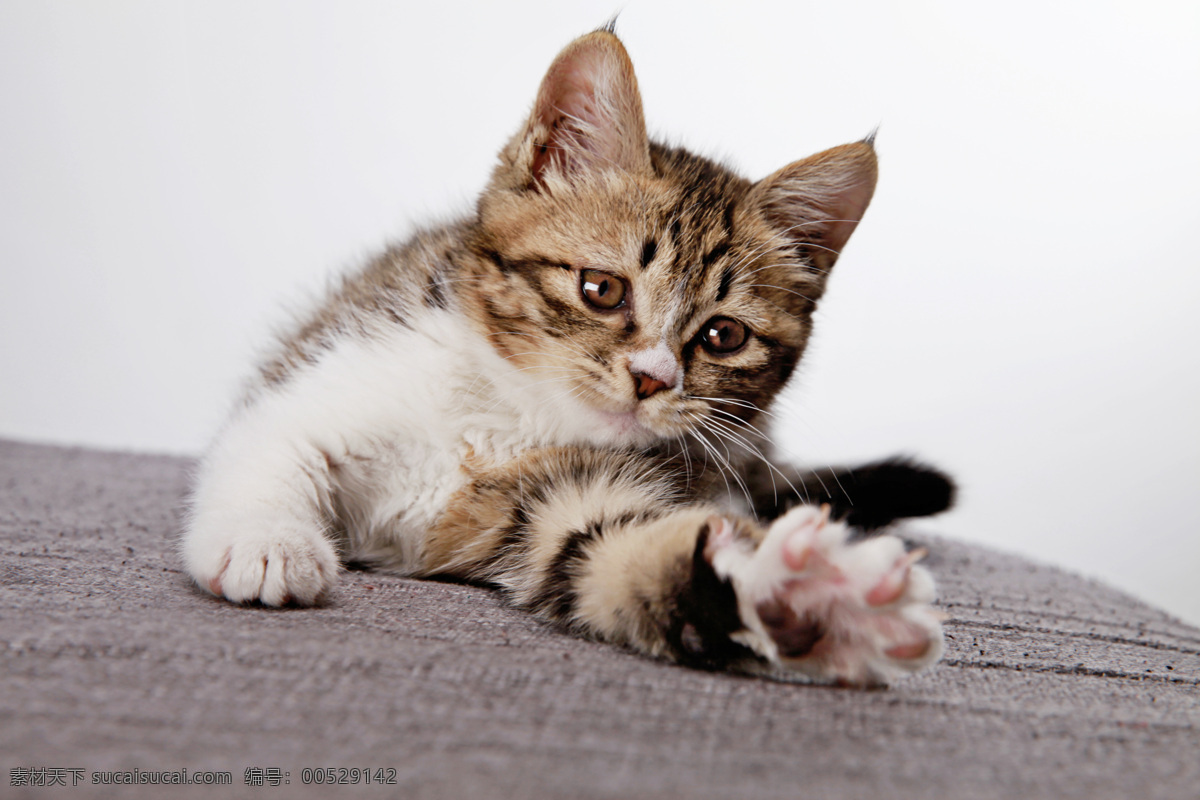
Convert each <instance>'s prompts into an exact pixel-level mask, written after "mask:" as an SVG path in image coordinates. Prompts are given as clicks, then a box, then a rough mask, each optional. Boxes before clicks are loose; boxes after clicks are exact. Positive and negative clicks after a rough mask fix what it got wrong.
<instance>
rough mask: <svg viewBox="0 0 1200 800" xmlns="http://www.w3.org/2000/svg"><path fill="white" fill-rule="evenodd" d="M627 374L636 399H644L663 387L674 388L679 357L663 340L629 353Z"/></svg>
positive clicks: (677, 373)
mask: <svg viewBox="0 0 1200 800" xmlns="http://www.w3.org/2000/svg"><path fill="white" fill-rule="evenodd" d="M629 374H630V375H631V376H633V391H634V392H635V393H636V394H637V398H638V400H645V399H646V398H647V397H651V396H652V395H654V394H657V393H658V392H661V391H662V390H663V389H671V388H674V386H675V382H676V381H677V380H678V375H679V359H677V358H676V357H675V354H674V353H673V352H671V348H670V347H668V346H667V345H666V343H665V342H660V343H659V344H657V345H655V346H654V347H648V348H646V349H644V350H636V351H634V352H632V353H630V354H629Z"/></svg>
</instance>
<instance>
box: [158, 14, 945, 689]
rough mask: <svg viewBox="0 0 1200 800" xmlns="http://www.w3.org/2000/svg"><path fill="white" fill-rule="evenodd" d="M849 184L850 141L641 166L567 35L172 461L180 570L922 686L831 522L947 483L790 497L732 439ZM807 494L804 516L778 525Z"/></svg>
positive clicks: (905, 598) (753, 437)
mask: <svg viewBox="0 0 1200 800" xmlns="http://www.w3.org/2000/svg"><path fill="white" fill-rule="evenodd" d="M875 175H876V162H875V154H874V151H873V149H872V145H871V142H870V141H864V142H858V143H855V144H848V145H843V146H841V147H836V148H833V149H832V150H827V151H825V152H823V153H820V154H818V155H815V156H812V157H810V158H807V159H805V160H803V161H798V162H796V163H794V164H791V165H789V166H787V167H784V168H783V169H781V170H779V171H778V172H776V173H775V174H773V175H771V176H769V177H767V178H765V179H763V180H761V181H759V182H758V183H750V182H749V181H747V180H745V179H743V178H741V177H739V176H738V175H736V174H734V173H732V172H730V171H729V170H727V169H725V168H724V167H722V166H720V165H718V164H715V163H713V162H712V161H709V160H707V159H705V158H701V157H699V156H695V155H692V154H691V153H688V152H686V151H684V150H682V149H678V148H672V147H668V146H665V145H662V144H659V143H657V142H651V141H650V140H649V139H648V138H647V136H646V128H645V123H644V121H643V117H642V104H641V97H640V95H639V93H638V88H637V81H636V79H635V77H634V73H633V67H632V64H631V63H630V61H629V57H628V55H627V54H626V52H625V49H624V47H623V46H622V45H621V42H620V41H619V40H618V39H617V37H616V36H615V35H613V33H612V32H611V30H601V31H597V32H595V33H592V34H589V35H587V36H584V37H582V38H580V39H578V40H576V41H575V42H573V43H572V44H570V45H569V46H568V47H567V48H566V49H565V50H563V52H562V53H561V54H560V55H559V56H558V58H557V59H556V60H555V61H554V63H553V64H552V65H551V66H550V69H549V71H548V72H547V74H546V76H545V78H544V80H543V82H542V85H541V88H540V90H539V91H538V95H537V99H536V102H535V103H534V107H533V110H532V112H531V113H530V115H529V118H528V120H527V122H526V123H525V125H524V127H522V129H521V130H520V131H519V132H518V133H517V135H516V136H515V137H513V139H512V140H511V141H510V142H509V143H508V145H507V146H506V147H505V148H504V149H503V150H502V151H501V153H500V164H499V165H498V166H497V167H496V169H495V171H494V173H493V175H492V178H491V182H490V183H489V185H488V186H487V188H486V189H485V191H484V192H483V194H482V196H481V197H480V199H479V203H478V206H477V208H476V210H475V213H474V214H473V215H472V216H470V217H468V218H466V219H463V220H460V221H458V222H455V223H452V224H450V225H446V226H444V227H441V228H437V229H432V230H426V231H423V232H421V233H419V234H417V235H416V236H415V237H414V238H413V239H412V240H411V241H409V242H408V243H407V244H404V245H401V246H398V247H394V248H392V249H390V250H388V251H387V252H385V253H384V254H383V255H381V256H380V257H379V258H377V259H376V260H375V261H374V262H372V263H371V264H369V265H368V266H367V267H366V268H365V269H364V270H363V271H362V272H360V273H359V274H356V275H353V276H351V277H348V278H346V279H345V280H344V282H343V283H342V285H341V286H340V288H339V289H337V290H336V291H334V292H333V293H332V295H331V296H330V297H329V298H328V299H327V301H326V302H325V304H324V305H323V306H322V307H321V308H320V309H319V310H317V311H316V313H314V314H313V315H312V316H311V317H310V318H309V319H307V320H305V321H304V323H303V324H302V325H300V326H299V327H298V328H297V329H296V330H295V331H294V332H293V333H292V334H291V335H290V336H288V337H286V338H284V339H283V340H282V341H281V342H279V343H278V346H277V348H276V350H275V351H274V353H273V354H272V355H271V356H270V357H269V358H268V359H267V360H266V361H265V363H264V364H263V365H262V367H261V370H260V372H259V374H258V377H257V379H256V380H255V381H254V382H253V383H252V385H251V386H250V387H249V390H248V392H247V394H246V397H245V398H244V401H243V402H242V403H241V405H240V406H239V407H238V409H237V410H236V411H235V412H234V414H233V415H232V417H231V418H230V419H229V421H228V422H227V424H226V426H225V428H224V429H223V431H222V433H221V434H220V436H219V437H218V438H217V440H216V442H215V443H214V444H213V446H212V448H211V450H210V452H209V453H208V454H207V456H206V457H205V459H204V461H203V464H202V466H201V469H200V473H199V475H198V478H197V482H196V485H195V490H194V496H193V501H192V513H191V517H190V520H189V523H188V525H187V530H186V532H185V535H184V539H183V543H182V549H183V553H184V557H185V561H186V564H187V569H188V571H189V573H190V574H191V575H192V577H193V578H195V580H196V581H197V583H199V585H200V586H201V587H204V588H205V589H207V590H209V591H211V592H212V593H213V594H215V595H218V596H224V597H226V598H228V599H229V600H232V601H234V602H249V601H258V602H261V603H263V604H266V605H271V606H278V605H283V604H288V603H294V604H300V605H307V604H311V603H315V602H318V601H319V600H320V599H321V598H322V597H324V596H325V595H326V594H327V593H328V592H329V590H330V589H331V587H333V585H334V583H335V581H336V579H337V574H338V569H339V564H340V563H345V562H365V563H369V564H373V565H376V566H379V567H382V568H386V569H391V570H397V571H400V572H402V573H404V574H407V575H413V576H453V577H456V578H460V579H466V580H471V581H478V582H483V583H487V584H490V585H492V586H495V587H498V588H499V589H500V590H501V591H502V592H503V594H504V595H505V596H506V597H507V599H508V600H509V601H510V602H511V603H513V604H515V605H516V606H518V607H520V608H523V609H527V610H528V611H530V612H532V613H534V614H536V615H538V616H539V617H541V618H542V619H545V620H548V621H551V622H554V623H558V624H560V625H562V626H564V627H566V628H568V629H570V630H572V631H575V632H577V633H579V634H581V635H584V636H589V637H594V638H598V639H603V640H606V641H609V642H614V643H617V644H621V645H625V646H629V647H632V648H634V649H636V650H638V651H640V652H642V653H646V654H649V655H652V656H661V657H666V658H669V659H674V660H677V661H681V662H685V663H691V664H698V665H707V666H738V667H741V668H750V669H753V668H756V665H757V667H764V668H770V667H772V666H773V667H775V668H778V667H783V668H785V669H788V670H794V671H796V672H797V673H800V674H805V675H808V676H811V677H813V678H815V679H819V680H837V681H842V682H847V683H854V684H870V683H879V682H886V681H888V680H891V679H894V678H896V677H898V676H900V675H903V674H905V673H907V672H910V671H912V670H915V669H918V668H920V667H923V666H925V665H928V664H930V663H932V662H933V661H935V660H936V659H937V658H938V657H939V655H940V654H941V652H942V635H941V629H940V625H939V621H938V619H939V618H938V615H937V614H936V612H934V611H933V610H932V609H931V608H930V607H929V603H930V602H931V600H932V599H933V583H932V580H931V578H930V577H929V575H928V573H927V572H926V571H925V570H923V569H922V568H920V567H918V566H914V562H915V561H916V560H917V558H918V557H919V554H918V553H906V552H905V550H904V546H903V545H902V544H901V542H900V541H899V540H898V539H896V538H895V537H891V536H882V537H878V538H874V539H869V540H865V541H857V542H853V543H851V542H850V541H849V540H848V537H847V530H848V528H847V523H849V524H855V523H857V524H860V525H862V526H864V527H874V526H878V525H881V524H886V523H887V522H890V521H891V520H892V519H894V518H896V517H898V516H907V515H914V514H921V513H932V512H935V511H939V510H941V509H942V508H944V507H946V505H948V503H949V499H950V491H951V488H950V484H949V482H948V481H947V480H946V479H945V478H944V477H942V476H941V475H939V474H937V473H936V472H933V471H926V470H923V469H922V468H919V467H914V466H911V465H906V464H904V463H898V462H885V463H883V464H878V465H874V466H872V467H870V468H867V469H865V470H859V471H844V472H838V471H829V472H827V473H826V474H824V475H822V474H810V475H806V474H804V473H801V472H799V471H797V470H795V469H791V468H786V467H784V466H782V465H778V464H774V463H772V462H770V461H769V460H768V457H767V456H766V455H765V454H766V453H767V452H768V449H769V442H768V441H767V440H766V438H765V436H764V434H763V433H762V432H761V430H762V428H763V427H764V425H765V422H766V420H765V419H764V416H765V415H766V414H767V408H768V406H769V405H770V402H771V400H772V398H773V397H774V396H775V395H776V393H778V391H779V390H780V389H781V388H782V387H783V386H784V384H785V382H786V381H787V379H788V376H790V375H791V374H792V371H793V369H794V368H795V366H796V363H797V360H798V359H799V358H800V356H801V354H802V353H803V351H804V347H805V344H806V342H807V341H808V336H809V332H810V330H811V326H812V313H813V310H814V309H815V307H816V302H817V300H818V299H819V298H820V297H821V295H822V293H823V291H824V288H825V281H826V279H827V277H828V275H829V271H830V268H831V267H832V266H833V265H834V262H835V260H836V259H837V256H838V253H839V251H840V250H841V249H842V246H843V245H844V244H845V243H846V240H847V238H848V237H849V236H850V234H851V232H852V231H853V230H854V228H855V226H856V225H857V223H858V221H859V219H860V218H861V217H862V214H863V212H864V211H865V210H866V208H867V204H868V202H869V201H870V199H871V195H872V192H873V191H874V186H875ZM839 483H840V484H842V485H841V486H840V487H839V486H838V484H839ZM805 499H814V500H819V501H825V502H826V503H827V504H826V505H822V506H820V507H817V506H814V505H799V506H797V507H796V508H794V509H793V510H791V511H790V512H787V513H783V512H785V511H787V509H788V507H790V506H792V505H795V504H796V503H798V502H800V501H802V500H805ZM851 501H853V502H851ZM781 513H783V516H780V517H779V518H778V519H777V520H776V521H775V522H774V523H773V524H770V525H769V527H768V526H767V523H766V522H765V521H760V520H769V519H771V518H774V517H776V516H778V515H779V514H781ZM831 513H832V514H833V516H834V518H833V519H831V516H830V515H831ZM839 518H840V519H839Z"/></svg>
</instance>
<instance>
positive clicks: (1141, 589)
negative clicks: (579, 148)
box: [0, 0, 1200, 622]
mask: <svg viewBox="0 0 1200 800" xmlns="http://www.w3.org/2000/svg"><path fill="white" fill-rule="evenodd" d="M735 6H736V10H735ZM617 10H621V9H620V8H619V7H617V6H615V5H614V4H613V3H612V0H608V2H580V3H574V4H567V3H561V2H532V1H531V0H527V1H526V2H504V3H483V2H480V3H461V2H457V3H456V2H438V3H429V2H422V3H402V2H394V1H391V0H389V2H379V3H368V2H355V3H333V2H329V3H311V2H295V1H289V2H241V0H239V1H238V2H216V1H214V0H203V2H199V1H198V2H192V3H186V4H183V3H178V2H169V1H167V0H148V1H147V2H118V1H117V0H105V2H103V3H96V2H64V1H61V0H60V1H59V2H53V3H46V2H14V1H13V0H4V1H3V2H0V337H2V338H0V341H2V342H3V349H2V351H0V435H3V436H9V437H16V438H21V439H27V440H35V441H49V442H61V443H79V444H88V445H101V446H109V447H120V448H136V449H147V450H160V451H169V452H179V453H196V452H198V451H199V450H200V449H201V448H202V447H203V446H204V443H205V442H206V440H207V438H208V437H209V435H210V434H211V433H212V431H213V430H214V428H215V427H216V425H217V424H218V423H219V421H220V419H221V416H222V414H223V413H224V410H225V408H226V406H227V403H228V402H229V401H230V400H231V398H232V396H233V393H234V391H235V389H236V386H237V382H238V380H239V378H240V376H242V375H244V374H245V373H246V371H247V368H248V365H249V363H250V361H251V357H252V354H253V351H254V348H255V346H256V343H257V342H260V341H261V340H262V338H263V335H264V332H265V331H266V330H267V329H268V327H269V325H270V324H271V323H273V322H277V321H279V320H280V319H281V315H280V312H279V309H280V308H281V307H282V306H284V305H286V304H288V303H291V304H293V305H295V304H297V303H300V302H302V301H303V300H305V299H306V298H307V297H308V296H309V295H311V294H312V293H314V292H316V291H317V290H318V289H319V288H320V287H321V286H322V285H323V283H324V281H325V279H326V277H327V276H328V275H329V274H331V273H332V272H334V271H336V270H338V269H341V268H344V267H347V266H353V265H354V264H356V263H360V262H361V260H362V259H363V258H365V257H366V256H367V255H369V254H370V253H371V252H372V251H374V250H376V249H377V248H378V247H379V246H381V245H382V244H383V243H384V241H385V240H387V239H388V238H395V237H403V236H404V235H405V233H406V231H407V230H409V226H410V224H411V223H413V222H419V221H428V220H429V219H430V217H438V216H442V217H445V216H447V215H451V214H455V213H457V212H459V211H462V210H465V209H467V208H468V207H469V206H470V203H471V202H472V198H473V196H474V195H475V193H476V192H477V191H478V189H479V188H480V187H481V186H482V184H483V183H484V181H485V179H486V176H487V174H488V171H489V169H490V167H491V165H492V163H493V160H494V154H495V152H496V150H497V149H498V148H499V146H500V145H501V143H502V142H503V141H504V140H505V139H506V138H507V137H508V136H509V135H510V134H511V133H512V132H513V131H514V130H515V129H516V127H517V125H518V124H519V123H520V121H521V120H522V118H523V117H524V115H525V113H526V111H527V109H528V107H529V104H530V102H531V101H532V99H533V95H534V92H535V90H536V87H537V84H538V81H539V80H540V77H541V74H542V72H543V70H544V69H545V68H546V66H547V65H548V64H549V62H550V60H551V59H552V58H553V56H554V55H555V53H556V52H557V51H558V49H559V48H560V47H562V46H563V45H565V44H566V43H567V42H568V41H569V40H570V39H571V38H573V37H574V36H575V35H577V34H580V33H583V32H586V31H587V30H589V29H591V28H594V27H596V26H598V25H599V24H602V23H603V22H604V21H605V20H606V19H607V18H608V17H609V16H611V15H612V13H613V12H614V11H617ZM619 32H620V33H621V34H622V36H623V37H624V39H625V42H626V44H627V46H628V48H629V50H630V52H631V54H632V56H633V59H634V62H635V64H636V65H637V69H638V75H639V77H640V80H641V85H642V90H643V96H644V99H645V104H646V112H647V119H648V121H649V124H650V125H651V128H652V130H653V131H655V132H657V134H659V135H662V136H666V137H669V138H670V139H672V140H674V141H677V142H682V143H684V144H687V145H689V146H692V147H694V148H695V149H698V150H700V151H702V152H706V153H709V154H714V155H717V156H720V157H724V158H728V159H729V160H730V161H731V162H732V163H733V164H735V165H737V166H739V167H740V168H742V169H743V170H744V171H745V172H746V173H747V174H749V175H750V176H751V177H754V178H758V177H761V176H763V175H765V174H767V173H768V172H771V171H773V170H774V169H776V168H777V167H780V166H782V165H783V164H785V163H787V162H789V161H792V160H795V159H797V158H800V157H802V156H805V155H807V154H809V153H811V152H814V151H816V150H820V149H824V148H826V147H829V146H832V145H835V144H839V143H841V142H845V141H852V140H855V139H859V138H861V137H862V136H863V135H864V134H866V133H867V132H868V131H870V130H871V129H872V128H873V127H875V126H876V125H877V124H882V128H881V131H880V135H879V139H878V149H879V152H880V156H881V160H882V171H881V183H880V187H879V191H878V193H877V195H876V199H875V202H874V204H873V205H872V207H871V209H870V211H869V212H868V214H867V217H866V221H865V223H864V224H863V225H862V226H861V227H860V229H859V231H858V233H857V234H856V235H855V238H854V240H853V241H852V242H851V244H850V246H849V248H848V250H847V252H846V255H845V257H844V258H843V259H842V261H841V262H840V263H839V264H838V267H837V270H836V272H835V275H834V280H833V283H832V290H831V292H830V294H829V295H828V298H827V301H826V302H825V304H824V306H823V308H822V310H821V312H820V316H819V319H818V330H817V335H816V340H815V342H814V345H813V347H812V349H811V351H810V356H809V358H808V359H807V362H806V364H805V366H804V367H803V368H802V371H801V373H800V378H799V381H798V384H799V385H798V386H797V387H796V389H797V391H796V392H793V393H792V395H791V396H790V397H789V398H788V400H787V401H786V404H785V406H786V411H785V415H786V418H787V420H788V424H787V425H786V426H784V428H783V430H781V432H780V433H781V438H782V439H783V441H784V442H785V443H786V445H787V446H788V448H789V449H790V450H791V451H793V452H795V453H796V454H799V455H802V456H805V457H806V459H807V460H809V461H811V462H815V463H817V464H825V463H830V462H834V463H840V462H843V461H847V460H853V459H865V458H874V457H877V456H880V455H884V454H889V453H892V452H895V451H905V452H910V453H915V454H920V455H921V456H923V457H926V458H928V459H930V460H932V461H934V462H936V463H938V464H940V465H942V466H944V467H946V468H948V469H949V470H951V471H952V472H953V473H955V474H956V475H957V476H959V478H960V480H961V483H962V497H961V504H960V506H959V508H958V510H956V511H954V512H953V513H952V514H950V515H947V516H945V517H942V518H940V519H937V520H934V521H931V522H929V523H926V524H925V527H927V528H931V529H933V530H935V531H941V532H943V533H946V534H949V535H953V536H957V537H962V538H965V539H971V540H974V541H979V542H984V543H988V544H991V545H994V546H998V547H1001V548H1004V549H1008V550H1014V551H1018V552H1021V553H1025V554H1028V555H1032V556H1034V557H1036V558H1039V559H1041V560H1044V561H1050V562H1054V563H1057V564H1060V565H1065V566H1068V567H1070V568H1073V569H1076V570H1079V571H1082V572H1084V573H1087V574H1091V575H1095V576H1099V577H1102V578H1104V579H1105V580H1107V581H1109V582H1111V583H1114V584H1116V585H1118V586H1120V587H1123V588H1125V589H1127V590H1129V591H1131V592H1133V593H1135V594H1137V595H1139V596H1141V597H1144V598H1146V599H1148V600H1150V601H1152V602H1155V603H1157V604H1159V605H1161V606H1163V607H1166V608H1168V609H1170V610H1171V611H1173V612H1174V613H1176V614H1178V615H1180V616H1183V617H1184V618H1187V619H1189V620H1191V621H1192V622H1200V581H1198V579H1197V573H1198V572H1200V512H1198V510H1197V509H1198V508H1200V491H1198V489H1200V369H1198V367H1200V357H1198V355H1197V347H1198V346H1200V323H1198V322H1197V315H1196V308H1197V306H1198V305H1200V259H1198V257H1197V242H1196V238H1197V229H1198V227H1200V225H1198V223H1200V4H1197V3H1195V2H1194V1H1189V2H1179V3H1162V2H1157V3H1156V2H1136V3H1134V2H1129V3H1105V2H1088V3H1082V2H1079V3H1071V4H1056V3H1053V2H1036V3H1013V2H1009V3H1004V4H997V3H989V4H982V3H970V4H968V3H951V2H946V3H938V2H920V1H918V0H906V2H904V3H895V4H884V3H870V2H846V1H845V0H839V1H838V2H821V3H806V2H794V1H792V2H780V3H752V2H751V3H746V2H741V3H737V4H734V3H725V4H713V5H708V4H704V3H699V2H688V3H667V2H653V1H651V0H629V2H628V3H627V4H626V5H625V6H624V8H623V10H622V13H621V16H620V20H619Z"/></svg>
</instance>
